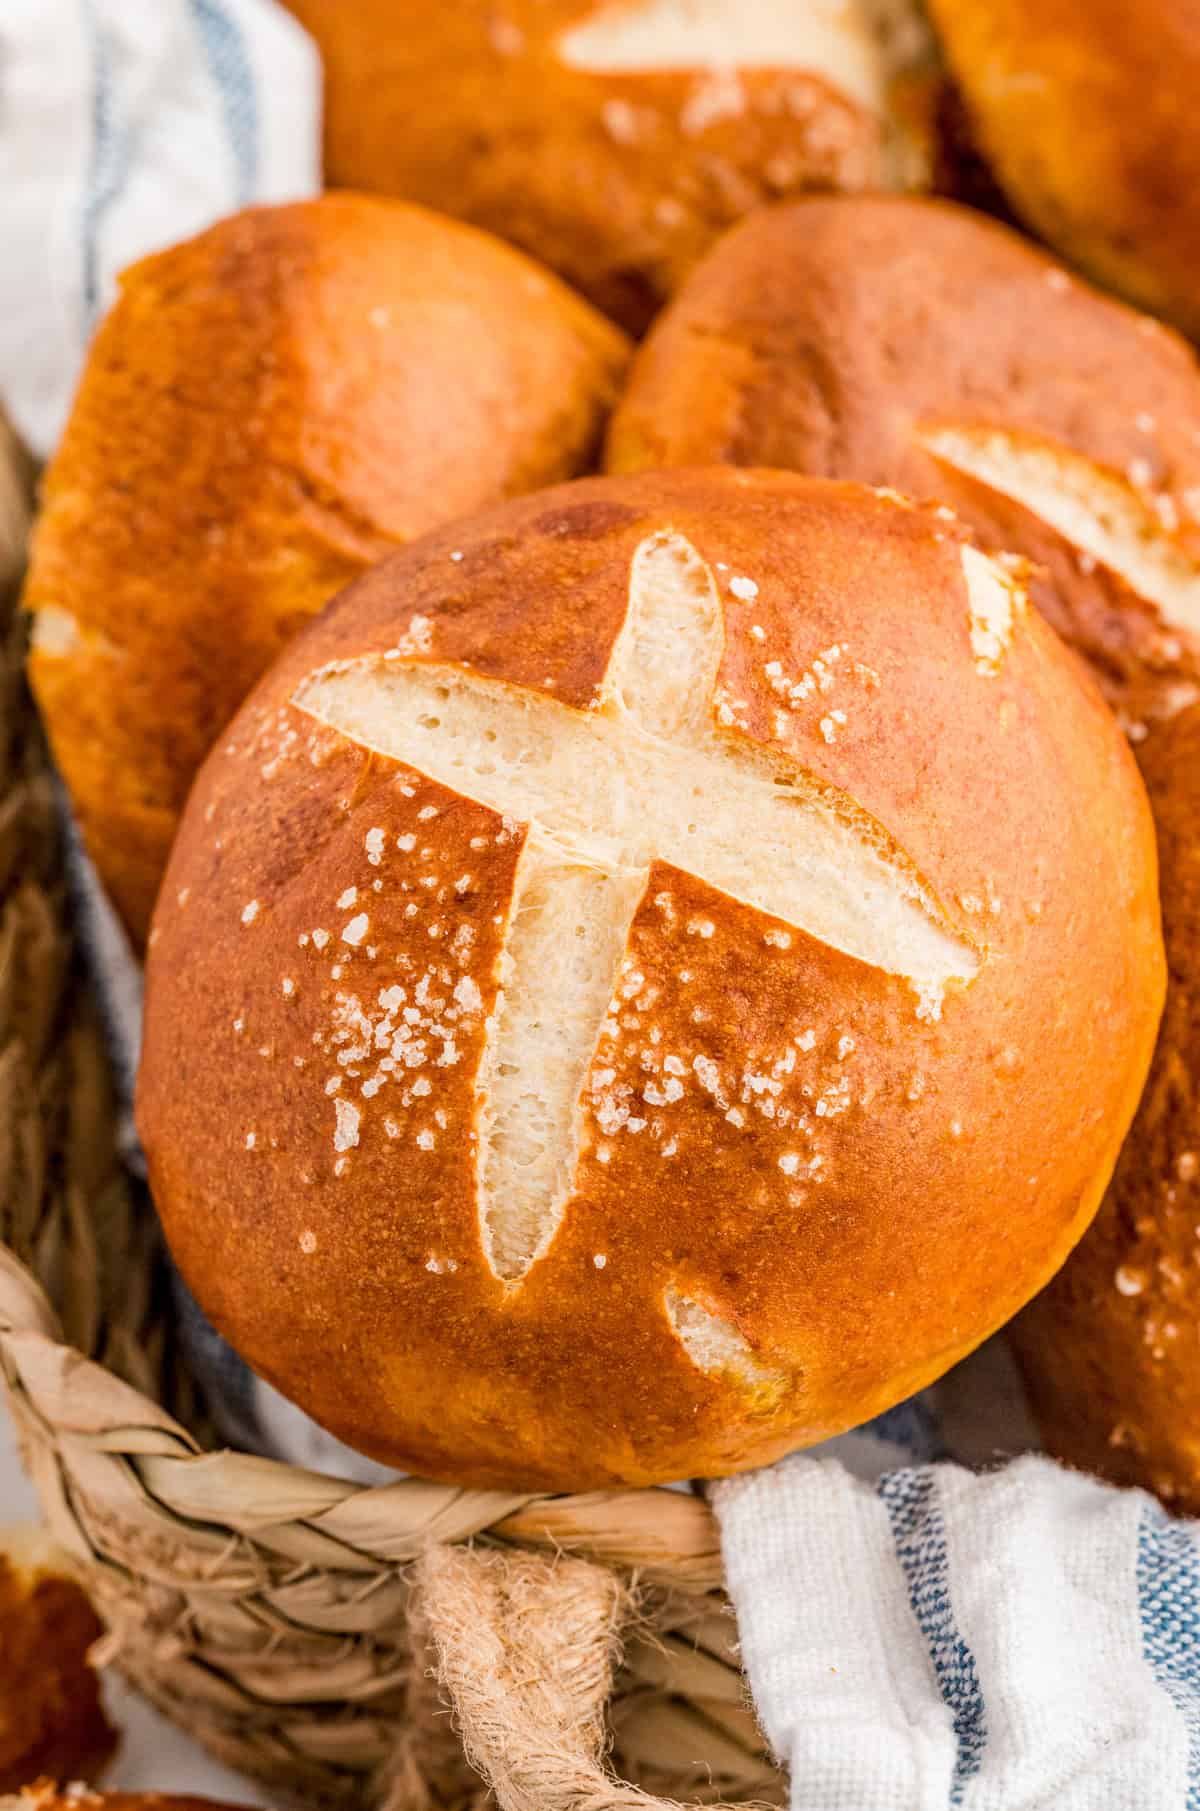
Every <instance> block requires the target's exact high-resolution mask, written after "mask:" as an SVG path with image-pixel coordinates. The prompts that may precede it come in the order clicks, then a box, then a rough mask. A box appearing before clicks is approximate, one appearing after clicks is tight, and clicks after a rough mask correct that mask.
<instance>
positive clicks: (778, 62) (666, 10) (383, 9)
mask: <svg viewBox="0 0 1200 1811" xmlns="http://www.w3.org/2000/svg"><path fill="white" fill-rule="evenodd" d="M288 3H289V5H290V7H291V10H292V12H294V13H295V14H296V16H297V17H298V18H299V19H300V20H301V21H302V22H303V24H304V25H306V26H307V27H308V29H309V31H310V32H312V34H313V35H314V37H315V38H316V41H317V43H318V45H319V46H320V49H321V54H322V57H323V59H324V64H325V158H326V174H327V178H328V180H329V181H330V182H331V183H333V184H347V185H349V186H351V187H354V188H360V189H374V190H380V191H382V192H383V193H385V194H392V195H405V196H409V197H411V198H412V199H413V200H416V201H424V202H426V203H427V204H428V205H429V206H431V207H438V208H444V209H445V210H446V212H447V213H452V214H460V215H462V216H463V218H464V219H467V220H474V221H475V222H477V224H479V225H480V226H486V227H488V228H490V229H491V231H493V232H496V233H499V234H501V236H502V237H504V238H506V239H511V240H512V241H513V242H514V243H515V244H517V245H523V246H524V247H525V248H526V249H527V250H528V251H531V252H533V254H534V255H535V256H536V257H539V258H542V259H544V260H545V262H546V263H547V264H549V265H551V266H552V267H553V268H554V269H556V270H558V271H560V272H561V273H562V274H563V275H564V276H565V277H567V278H568V279H569V280H570V281H571V282H573V283H574V284H576V285H577V287H578V288H580V289H581V290H582V291H583V292H584V294H585V295H589V296H591V298H592V299H593V300H594V301H595V302H597V303H598V304H599V306H600V307H602V308H604V309H606V310H607V311H608V312H609V313H610V314H612V315H613V316H614V317H615V318H616V319H618V320H620V321H622V322H623V323H624V324H625V325H626V326H628V327H630V328H632V329H634V330H635V331H637V330H640V329H642V328H644V327H645V325H646V323H647V322H648V320H649V319H650V317H651V315H652V314H653V313H654V310H655V308H656V307H657V306H658V304H659V303H660V302H661V300H662V298H663V297H664V296H666V295H669V294H670V293H671V291H672V290H673V289H674V288H675V287H676V286H677V285H678V283H679V280H680V278H681V276H682V275H683V273H684V272H685V271H686V270H687V269H688V268H689V267H690V265H691V264H693V263H694V262H695V260H696V258H697V257H698V256H699V255H700V254H701V253H702V252H703V251H704V250H705V248H706V247H707V246H708V245H710V244H711V242H712V240H713V239H714V238H715V237H716V235H717V234H718V233H719V232H720V231H721V230H722V228H723V227H725V226H727V225H729V224H730V222H732V221H734V220H737V219H738V218H740V216H741V215H743V214H745V213H747V212H749V210H750V209H751V208H753V207H755V206H757V205H758V204H759V203H760V202H762V201H763V200H775V199H779V198H780V197H786V196H791V195H796V194H799V193H801V192H803V191H804V190H806V189H814V188H815V189H830V188H833V189H870V188H876V187H880V186H884V185H889V186H890V185H892V184H902V185H907V184H918V185H921V184H924V183H926V182H927V180H928V167H927V166H928V162H929V157H930V147H929V144H928V142H927V133H928V132H929V131H930V130H931V129H928V128H925V127H924V126H923V124H922V120H921V117H920V116H921V109H920V106H919V104H918V95H917V83H918V78H917V77H916V76H915V74H914V73H913V72H916V71H918V70H920V69H922V68H923V67H924V64H925V63H926V61H927V59H928V58H929V57H930V47H929V40H928V31H927V27H926V26H925V25H924V24H923V21H922V16H921V13H920V9H919V7H918V6H916V5H915V4H914V3H913V0H882V3H881V0H503V3H502V4H500V5H496V4H493V0H455V3H454V4H453V5H449V6H430V7H426V8H423V9H413V8H404V9H398V8H397V7H396V6H395V5H393V4H390V3H388V0H358V3H357V4H355V5H346V4H345V0H288Z"/></svg>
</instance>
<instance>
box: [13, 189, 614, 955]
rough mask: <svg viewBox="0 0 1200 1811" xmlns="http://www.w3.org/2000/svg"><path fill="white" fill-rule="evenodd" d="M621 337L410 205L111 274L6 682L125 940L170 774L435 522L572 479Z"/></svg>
mask: <svg viewBox="0 0 1200 1811" xmlns="http://www.w3.org/2000/svg"><path fill="white" fill-rule="evenodd" d="M624 360H625V345H624V341H623V340H622V338H621V336H620V334H618V333H617V332H616V331H615V330H614V329H613V328H612V327H610V325H609V324H608V323H607V322H606V321H604V320H603V319H602V317H600V316H599V315H596V314H594V313H593V312H592V310H591V309H589V308H588V307H587V306H586V304H584V303H583V302H581V301H580V300H579V299H578V298H577V297H576V296H573V295H571V294H570V293H569V292H568V291H567V290H566V289H564V288H563V287H562V286H561V285H560V284H559V283H558V282H557V281H556V280H555V279H554V278H552V277H551V276H550V275H549V274H548V273H546V272H544V271H541V270H539V269H538V268H537V267H536V266H535V265H533V264H531V263H530V262H529V261H528V259H526V258H524V257H522V256H521V255H520V254H518V253H516V252H514V251H512V250H511V249H510V248H508V247H507V246H503V245H500V244H498V243H497V242H496V241H495V240H492V239H489V238H486V237H485V236H484V235H482V234H481V233H478V232H475V231H473V230H471V229H470V228H467V227H464V226H460V225H458V224H457V223H455V222H453V221H449V220H443V219H438V218H436V217H435V216H433V215H431V214H427V213H425V212H424V211H423V210H421V209H419V208H413V207H403V206H400V205H398V204H396V203H390V202H386V201H379V200H374V199H370V198H363V197H355V196H344V195H343V196H328V197H326V198H324V199H322V200H320V201H310V202H301V203H297V204H295V205H292V206H288V207H276V208H259V209H254V210H252V211H250V212H248V213H244V214H239V215H235V216H234V217H233V218H231V219H228V220H224V221H222V222H220V223H219V224H218V225H217V226H215V227H212V228H211V229H210V230H209V231H208V232H205V233H202V234H201V235H200V236H199V237H198V238H196V239H192V240H189V241H188V242H187V243H186V244H183V245H178V246H176V247H174V248H173V249H172V250H170V251H167V252H163V253H161V254H160V255H158V256H156V257H153V258H149V259H147V260H146V261H145V262H143V263H141V264H138V265H135V266H134V268H133V269H132V270H130V271H129V272H127V273H126V275H125V278H124V281H123V284H122V289H121V294H120V298H119V299H118V301H117V303H116V306H115V307H114V308H113V310H112V312H111V313H110V315H109V316H108V318H107V320H106V321H105V322H104V324H103V326H102V327H101V329H100V331H99V333H98V334H97V336H96V339H95V340H94V342H93V345H92V349H91V352H90V355H89V358H88V362H87V367H86V369H85V372H84V376H83V381H82V384H81V387H80V390H79V393H78V396H77V398H76V401H75V406H74V410H73V412H72V415H71V418H70V422H69V424H68V426H67V430H66V434H65V437H64V440H63V443H62V446H61V448H60V450H59V452H58V454H57V457H56V458H55V460H54V462H53V464H52V465H51V467H50V470H49V473H48V476H47V479H46V486H45V507H44V509H43V512H42V515H41V518H40V522H39V524H38V527H37V530H36V533H35V537H34V543H33V550H32V565H31V570H30V574H29V580H28V586H27V590H26V601H27V604H28V606H29V608H30V609H31V610H32V611H33V612H34V613H35V623H34V635H33V658H32V675H33V683H34V687H35V689H36V691H37V695H38V699H39V702H40V703H41V706H42V709H43V711H44V712H45V715H46V720H47V723H48V725H49V728H50V734H51V739H52V741H53V744H54V752H55V755H56V757H57V759H58V762H59V765H60V767H61V768H62V771H63V774H64V776H65V778H66V781H67V784H68V786H69V787H70V790H71V793H72V797H73V799H74V802H75V805H76V808H77V810H78V813H79V816H80V819H81V822H82V825H83V830H84V834H85V837H86V839H87V843H88V846H89V848H90V850H91V852H92V854H93V856H94V857H95V859H96V862H97V864H98V866H99V868H100V872H101V874H102V875H103V877H104V879H105V881H106V883H107V885H108V887H109V890H110V892H111V894H112V896H113V898H114V900H115V901H116V904H117V906H118V907H119V909H120V911H121V914H122V916H123V917H124V919H125V922H126V924H127V925H128V927H129V929H130V930H131V932H132V933H133V935H134V937H135V939H136V940H137V941H138V942H141V940H142V939H143V938H144V936H145V932H146V928H147V925H148V923H149V918H150V909H151V906H152V904H153V901H154V895H155V891H156V890H157V886H158V882H159V879H160V877H161V874H162V868H163V864H164V862H165V860H166V854H167V850H168V848H169V847H170V842H171V838H172V836H173V835H174V832H175V825H176V822H177V820H178V816H179V810H180V807H181V806H182V804H183V801H184V799H185V798H186V796H187V791H188V787H189V786H190V785H191V782H192V778H193V775H194V774H195V771H196V769H197V767H198V766H199V765H200V762H201V760H202V759H203V757H204V755H205V753H206V752H207V750H208V748H209V746H210V745H211V743H212V741H213V738H214V737H215V736H216V734H217V732H218V731H219V730H220V729H221V728H222V726H223V725H224V723H225V722H226V721H227V719H228V718H229V717H230V716H231V715H232V714H233V711H234V710H235V709H236V707H237V705H238V704H239V703H240V702H241V700H242V698H243V697H244V696H245V694H246V692H247V691H249V689H250V687H251V685H252V684H253V683H254V681H255V680H256V679H257V677H258V675H259V674H260V673H261V672H262V671H263V669H264V668H265V667H267V666H268V665H269V664H270V662H271V660H272V659H273V658H274V656H275V655H276V654H277V653H278V651H279V649H280V648H281V647H282V646H283V644H284V643H285V642H286V641H287V640H288V639H289V638H290V637H291V636H292V635H294V634H295V632H296V630H297V629H298V628H299V626H300V625H301V624H302V623H304V622H306V621H307V620H308V618H309V617H311V616H312V615H313V614H314V613H315V612H316V611H317V610H319V609H320V608H321V607H322V605H323V604H324V603H325V602H326V600H327V599H328V598H329V597H331V596H332V594H333V593H334V592H335V591H336V590H337V589H338V588H339V587H340V586H341V585H343V584H344V583H345V582H346V580H347V579H349V578H351V577H353V576H354V575H355V574H356V573H358V572H360V571H362V570H363V568H364V567H365V566H367V565H370V564H371V563H372V562H373V561H374V560H376V559H378V558H379V557H380V555H381V554H384V553H386V552H388V551H389V550H390V549H392V548H394V547H396V546H399V545H400V544H402V543H403V542H405V541H408V540H411V539H412V537H413V536H414V535H418V534H420V533H422V532H423V531H424V530H425V529H426V528H429V527H431V526H433V524H435V523H438V522H443V521H449V520H450V518H451V517H453V516H455V515H460V514H462V513H464V512H466V511H469V510H472V509H476V508H479V507H480V506H481V505H483V504H484V503H487V502H490V501H493V500H494V499H496V498H499V497H502V496H506V495H509V494H511V493H513V492H518V491H524V490H532V489H536V488H537V486H539V485H542V484H548V483H552V482H554V481H555V480H556V479H559V478H564V477H568V476H570V475H571V474H572V473H574V472H577V471H579V470H581V469H583V468H584V467H585V466H587V465H588V463H589V462H590V460H591V458H592V455H593V452H594V449H595V446H596V442H597V437H598V435H599V432H600V428H601V423H602V421H603V417H604V414H605V411H606V409H607V406H608V404H609V402H610V401H611V398H612V395H613V392H614V388H615V385H616V382H617V379H618V376H619V374H620V372H621V369H622V367H623V364H624Z"/></svg>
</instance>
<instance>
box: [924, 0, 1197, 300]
mask: <svg viewBox="0 0 1200 1811" xmlns="http://www.w3.org/2000/svg"><path fill="white" fill-rule="evenodd" d="M930 12H931V14H932V16H933V19H934V21H935V23H936V25H937V27H938V29H939V31H940V33H941V36H942V43H943V48H944V50H945V52H946V55H947V58H948V59H949V62H950V64H951V66H952V68H953V70H954V72H955V75H956V76H957V78H958V81H959V83H960V85H961V88H962V91H963V93H964V95H965V96H966V99H967V102H968V104H969V107H970V109H971V112H972V114H973V117H974V124H975V130H976V133H977V136H978V138H979V141H980V143H981V145H982V147H983V149H984V151H985V153H986V155H987V156H988V158H989V160H990V162H991V163H992V165H993V167H994V169H995V171H996V173H997V175H998V177H999V178H1000V181H1001V183H1002V184H1003V186H1004V187H1005V189H1006V190H1007V192H1008V195H1009V197H1010V199H1011V201H1012V203H1013V205H1014V207H1015V208H1016V209H1017V211H1018V212H1019V213H1020V214H1021V215H1022V216H1023V217H1024V219H1025V220H1027V221H1028V222H1029V224H1030V226H1032V227H1033V228H1034V229H1035V230H1036V231H1037V232H1038V233H1039V234H1040V235H1041V236H1042V237H1043V238H1044V239H1045V240H1046V241H1047V242H1048V243H1049V244H1051V245H1053V246H1054V247H1055V248H1056V249H1057V250H1058V251H1059V252H1061V253H1062V255H1063V256H1064V257H1066V258H1069V259H1070V261H1071V262H1072V263H1073V264H1076V265H1078V266H1079V267H1080V269H1082V270H1085V271H1086V272H1087V273H1088V274H1089V275H1090V276H1092V277H1093V278H1095V280H1096V281H1097V282H1100V283H1103V284H1104V285H1105V286H1106V287H1108V288H1111V289H1113V290H1115V291H1116V292H1117V293H1118V294H1121V295H1124V296H1126V297H1128V299H1129V300H1130V301H1132V302H1137V303H1138V304H1140V305H1141V306H1142V307H1143V308H1149V309H1151V310H1152V311H1153V312H1154V313H1156V314H1162V315H1164V316H1165V317H1166V318H1167V319H1168V320H1173V321H1174V322H1175V324H1176V325H1177V326H1179V327H1181V328H1183V330H1184V331H1185V332H1187V333H1190V334H1192V335H1193V336H1195V335H1197V334H1200V125H1198V124H1197V121H1196V109H1195V96H1196V92H1197V88H1198V87H1200V32H1198V31H1197V21H1196V14H1195V12H1194V10H1193V9H1191V8H1190V7H1180V6H1172V5H1153V6H1136V5H1130V4H1128V0H972V4H971V5H969V6H964V5H962V4H961V0H931V5H930Z"/></svg>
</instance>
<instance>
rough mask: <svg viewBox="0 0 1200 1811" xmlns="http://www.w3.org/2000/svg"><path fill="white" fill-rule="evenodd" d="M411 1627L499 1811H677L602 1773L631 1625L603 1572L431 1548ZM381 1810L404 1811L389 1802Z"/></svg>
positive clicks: (622, 1595) (417, 1574)
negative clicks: (421, 1639)
mask: <svg viewBox="0 0 1200 1811" xmlns="http://www.w3.org/2000/svg"><path fill="white" fill-rule="evenodd" d="M414 1584H415V1588H416V1594H417V1595H416V1602H415V1606H414V1611H413V1615H414V1620H415V1623H416V1625H417V1627H419V1628H422V1629H423V1630H424V1632H425V1634H426V1636H427V1639H428V1641H429V1643H430V1647H431V1650H432V1653H433V1656H434V1665H435V1669H436V1677H437V1680H438V1683H439V1684H440V1686H441V1688H442V1690H443V1692H444V1693H445V1695H446V1698H447V1700H448V1702H449V1705H450V1707H451V1709H452V1711H453V1715H454V1721H455V1726H456V1728H457V1730H458V1734H459V1737H460V1739H461V1742H462V1746H463V1751H464V1753H465V1755H466V1757H467V1759H468V1761H469V1762H470V1763H471V1765H472V1766H473V1767H474V1768H475V1769H476V1771H477V1772H478V1773H479V1775H480V1776H481V1777H482V1778H483V1779H484V1780H485V1781H486V1782H487V1784H488V1785H489V1786H490V1787H491V1788H492V1790H493V1792H494V1793H495V1795H496V1797H497V1799H498V1800H499V1803H500V1805H501V1808H502V1811H551V1808H552V1811H674V1805H673V1801H671V1800H668V1799H661V1798H655V1797H653V1796H652V1795H650V1794H648V1793H645V1792H642V1791H640V1790H639V1789H638V1788H637V1787H636V1786H631V1785H629V1784H628V1783H627V1782H625V1781H624V1780H619V1779H617V1778H616V1777H615V1776H614V1775H613V1774H612V1773H611V1772H610V1771H609V1770H608V1769H607V1767H606V1766H605V1765H604V1760H603V1756H604V1752H605V1746H606V1739H607V1726H606V1722H605V1711H606V1707H607V1704H608V1700H609V1696H610V1694H611V1691H612V1686H613V1677H614V1672H615V1668H616V1664H617V1661H618V1658H619V1655H620V1649H621V1637H622V1632H623V1630H624V1629H625V1628H626V1626H627V1625H628V1624H629V1623H630V1622H631V1621H632V1620H633V1618H634V1616H635V1612H636V1600H635V1596H634V1594H633V1592H632V1591H631V1589H630V1587H629V1586H628V1585H627V1584H625V1583H624V1582H623V1581H622V1580H621V1579H620V1578H618V1576H617V1575H616V1574H615V1573H614V1572H611V1571H610V1570H609V1569H608V1568H607V1567H603V1566H595V1565H592V1564H590V1563H589V1562H588V1561H586V1560H579V1559H570V1558H561V1559H557V1560H552V1559H547V1558H546V1557H545V1556H543V1555H540V1554H531V1553H521V1554H515V1553H514V1554H505V1553H497V1552H494V1551H491V1550H488V1549H486V1548H470V1547H461V1546H459V1547H433V1548H430V1550H429V1551H428V1552H427V1553H426V1554H424V1555H423V1557H422V1558H421V1559H420V1560H419V1561H418V1563H417V1566H416V1568H415V1571H414ZM384 1811H409V1806H408V1804H407V1802H405V1801H402V1800H401V1799H400V1798H399V1797H398V1796H396V1795H393V1796H390V1797H389V1798H388V1799H387V1800H386V1801H385V1805H384Z"/></svg>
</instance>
